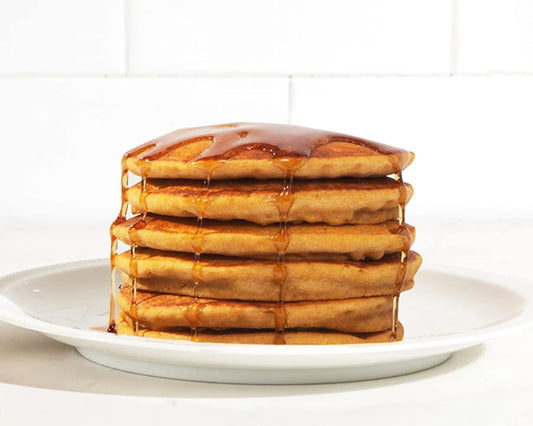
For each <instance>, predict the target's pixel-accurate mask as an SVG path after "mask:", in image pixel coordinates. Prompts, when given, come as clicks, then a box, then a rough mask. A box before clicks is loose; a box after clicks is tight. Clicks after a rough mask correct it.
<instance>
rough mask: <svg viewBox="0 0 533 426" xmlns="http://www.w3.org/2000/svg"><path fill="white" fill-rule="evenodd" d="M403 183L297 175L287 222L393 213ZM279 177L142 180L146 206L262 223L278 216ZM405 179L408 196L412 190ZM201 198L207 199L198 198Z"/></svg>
mask: <svg viewBox="0 0 533 426" xmlns="http://www.w3.org/2000/svg"><path fill="white" fill-rule="evenodd" d="M402 186H403V185H402V184H401V183H399V182H396V181H395V180H394V179H390V178H374V179H350V178H344V179H335V180H331V179H330V180H325V179H322V180H308V181H304V180H299V181H297V180H295V181H293V182H292V186H291V190H292V199H291V201H290V202H291V205H290V209H289V212H288V215H287V219H286V220H287V222H302V221H303V222H310V223H316V222H324V223H327V224H329V225H343V224H347V223H350V224H357V223H380V222H384V221H386V220H391V219H396V218H397V216H398V204H399V201H400V197H401V190H402ZM286 190H287V188H286V185H285V186H284V182H283V180H266V181H260V180H252V179H246V180H232V181H213V182H211V183H210V185H209V189H208V190H207V191H206V189H205V184H204V183H203V182H202V181H194V180H175V179H153V180H150V179H149V180H147V181H146V185H145V194H144V204H145V206H146V208H147V211H148V212H151V213H157V214H162V215H168V216H178V217H199V216H201V217H203V218H207V219H217V220H225V221H226V220H235V219H242V220H247V221H250V222H255V223H258V224H261V225H268V224H271V223H276V222H279V221H280V207H281V206H282V204H283V201H284V200H283V197H284V194H285V192H284V191H286ZM412 192H413V190H412V187H411V186H410V185H407V200H406V201H409V199H410V198H411V196H412ZM127 198H128V201H129V202H130V203H131V206H132V208H133V210H134V211H137V212H140V211H142V210H143V209H142V207H141V183H138V184H136V185H134V186H133V187H131V188H130V189H129V190H128V191H127ZM202 200H205V201H204V202H202Z"/></svg>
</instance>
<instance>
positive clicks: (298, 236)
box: [113, 215, 415, 260]
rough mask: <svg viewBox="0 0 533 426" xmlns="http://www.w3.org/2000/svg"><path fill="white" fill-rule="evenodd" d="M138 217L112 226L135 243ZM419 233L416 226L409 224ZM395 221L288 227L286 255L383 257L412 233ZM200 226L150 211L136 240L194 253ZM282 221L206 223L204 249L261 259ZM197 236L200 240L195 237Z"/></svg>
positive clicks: (124, 239) (270, 249) (272, 249)
mask: <svg viewBox="0 0 533 426" xmlns="http://www.w3.org/2000/svg"><path fill="white" fill-rule="evenodd" d="M137 220H138V218H136V217H134V218H131V219H129V220H127V221H125V222H123V223H121V224H119V225H117V226H115V227H114V229H113V234H114V235H115V236H116V237H117V238H118V239H119V240H121V241H122V242H124V243H126V244H129V243H130V234H129V232H128V229H129V228H130V226H132V225H133V224H134V223H135V222H136V221H137ZM409 229H410V231H411V234H412V235H413V237H414V233H415V230H414V228H413V227H411V226H409ZM397 231H398V224H397V222H396V221H387V222H384V223H380V224H375V225H342V226H331V225H326V224H291V225H290V226H289V227H288V231H287V233H288V245H287V250H286V253H287V254H302V253H348V254H349V255H350V257H351V258H352V259H355V260H358V259H363V258H370V259H380V258H381V257H383V256H384V255H385V254H389V253H398V252H400V251H401V250H402V248H403V247H405V246H406V244H408V242H409V240H408V237H407V236H405V235H401V234H398V233H397ZM197 232H198V224H197V221H196V220H194V219H186V218H173V217H168V216H158V215H148V216H146V219H145V225H144V226H143V227H139V229H138V231H136V237H135V238H136V240H135V241H136V244H137V245H139V246H141V247H149V248H154V249H158V250H170V251H179V252H188V253H194V244H195V243H196V242H197V241H198V240H197V239H196V238H198V237H197ZM278 233H279V226H278V225H268V226H260V225H256V224H253V223H249V222H244V221H231V222H219V221H209V220H206V221H204V222H203V226H202V237H201V238H202V239H201V244H202V253H210V254H224V255H228V256H241V257H257V256H259V257H261V256H268V255H270V256H274V255H277V253H278V248H277V246H276V238H277V236H278ZM195 239H196V240H195Z"/></svg>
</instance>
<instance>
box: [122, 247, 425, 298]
mask: <svg viewBox="0 0 533 426" xmlns="http://www.w3.org/2000/svg"><path fill="white" fill-rule="evenodd" d="M130 261H131V255H130V253H129V252H125V253H122V254H121V255H120V256H119V257H118V259H117V266H118V268H119V269H120V270H121V272H122V275H121V276H122V281H123V282H131V277H130V274H129V265H130ZM202 262H203V266H202V271H201V273H202V276H201V280H202V281H201V286H199V287H198V288H197V289H196V293H197V294H198V296H199V297H204V298H212V299H234V300H248V301H267V302H276V301H277V300H278V298H279V286H278V284H276V282H275V279H274V276H273V269H274V267H275V265H276V261H275V260H272V261H263V260H254V259H243V258H232V257H226V256H212V255H211V256H209V255H207V256H205V257H203V258H202ZM399 262H400V259H399V255H397V254H396V255H390V256H388V257H387V258H386V259H382V260H381V261H374V262H370V261H367V262H357V261H351V260H344V261H324V260H321V261H305V260H297V259H291V258H288V259H286V261H285V265H286V267H287V277H286V279H285V282H284V283H283V300H284V301H306V300H338V299H349V298H358V297H368V296H382V295H392V294H393V290H392V287H391V285H390V283H391V282H393V281H394V280H395V279H396V276H397V274H398V269H399ZM421 263H422V258H421V257H420V255H419V254H418V253H416V252H410V254H409V262H408V266H407V271H406V277H405V283H404V285H403V290H404V291H405V290H408V289H410V288H411V287H412V286H413V283H414V282H413V279H414V275H415V273H416V271H417V270H418V268H419V267H420V265H421ZM193 268H194V256H193V255H192V254H185V253H169V252H165V251H161V252H158V251H155V250H139V251H138V252H137V288H138V289H140V290H146V291H151V292H157V293H169V294H177V295H184V296H193V295H194V294H195V286H194V280H193V278H192V269H193Z"/></svg>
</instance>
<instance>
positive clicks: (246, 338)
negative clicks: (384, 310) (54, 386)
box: [116, 313, 404, 345]
mask: <svg viewBox="0 0 533 426" xmlns="http://www.w3.org/2000/svg"><path fill="white" fill-rule="evenodd" d="M116 330H117V333H118V334H125V335H130V336H134V335H135V334H136V333H135V331H134V329H133V324H132V321H131V319H130V318H128V316H127V315H125V314H124V313H122V314H121V315H120V317H119V319H118V321H117V326H116ZM403 332H404V331H403V327H402V325H401V324H398V329H397V332H396V338H397V340H401V339H402V337H403ZM137 335H138V336H143V337H151V338H156V339H167V340H168V339H170V340H191V330H190V329H188V328H181V329H178V328H177V329H168V330H150V329H147V328H145V327H144V326H143V325H142V324H141V327H140V328H139V331H138V333H137ZM275 339H276V333H275V332H273V331H250V330H242V329H241V330H223V331H215V330H209V329H204V330H201V332H200V333H198V335H197V336H196V337H195V338H194V340H195V341H196V342H208V343H235V344H256V345H269V344H272V342H273V341H275ZM283 340H284V343H285V344H287V345H334V344H337V345H338V344H359V343H383V342H390V341H391V333H390V330H385V331H381V332H377V333H360V334H348V333H339V332H334V331H328V330H287V331H285V332H284V333H283Z"/></svg>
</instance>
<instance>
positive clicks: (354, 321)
mask: <svg viewBox="0 0 533 426" xmlns="http://www.w3.org/2000/svg"><path fill="white" fill-rule="evenodd" d="M413 159H414V154H413V153H411V152H409V151H407V150H404V149H400V148H395V147H391V146H388V145H383V144H379V143H376V142H372V141H369V140H367V139H362V138H357V137H353V136H350V135H346V134H342V133H335V132H328V131H322V130H315V129H309V128H304V127H298V126H289V125H278V124H262V123H230V124H224V125H215V126H205V127H199V128H190V129H181V130H177V131H175V132H172V133H169V134H167V135H164V136H162V137H159V138H156V139H154V140H152V141H149V142H147V143H146V144H143V145H141V146H139V147H137V148H134V149H132V150H130V151H129V152H127V153H126V154H125V155H124V157H123V163H122V167H123V178H122V202H123V204H122V208H121V213H120V215H119V217H118V218H117V220H116V221H115V222H114V223H113V225H112V227H111V238H112V256H111V263H112V266H113V268H114V270H115V273H118V276H119V277H120V280H121V282H122V284H121V285H120V286H119V290H118V291H117V292H112V294H113V297H116V302H117V303H118V306H119V308H120V309H121V313H120V314H119V316H118V317H117V318H116V324H115V330H116V331H117V332H118V333H119V334H126V335H138V336H144V337H151V338H162V339H169V340H192V341H197V342H212V343H243V344H289V345H308V344H317V345H318V344H355V343H357V344H359V343H379V342H390V341H394V340H401V339H402V337H403V333H404V330H403V327H402V325H401V324H400V323H399V322H398V321H397V312H398V311H397V298H398V296H399V294H400V293H401V292H403V291H406V290H409V289H411V288H412V287H413V286H414V280H415V275H416V273H417V271H418V269H419V268H420V265H421V263H422V258H421V256H420V255H419V254H418V253H416V252H414V251H410V247H411V245H412V243H413V241H414V237H415V229H414V227H412V226H410V225H407V224H406V223H405V205H406V204H407V203H408V202H409V200H410V199H411V197H412V195H413V188H412V186H411V185H409V184H407V183H404V182H403V179H402V176H401V173H402V170H403V169H404V168H405V167H407V166H408V165H409V164H410V163H411V162H412V161H413ZM131 173H133V174H135V175H138V176H140V177H141V181H140V182H137V183H134V184H132V185H129V186H128V183H127V182H128V174H131ZM392 175H393V176H392ZM128 206H129V207H130V209H129V210H128ZM128 211H130V212H131V215H130V216H127V212H128ZM117 242H121V243H123V244H126V245H128V246H130V249H129V250H126V251H124V252H122V253H119V250H118V249H117V247H118V246H117ZM112 302H113V303H114V302H115V300H112ZM113 306H114V305H113ZM113 318H114V317H113Z"/></svg>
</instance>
